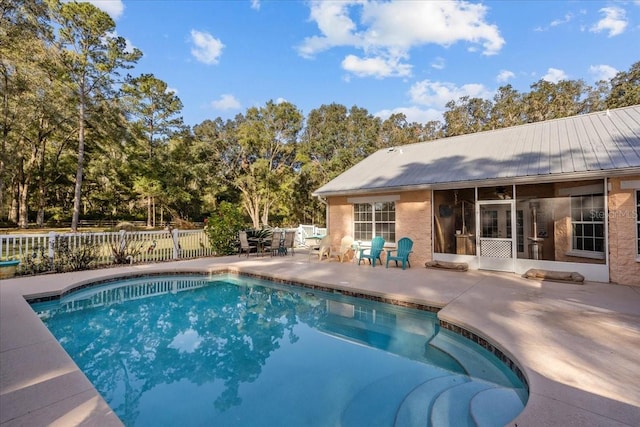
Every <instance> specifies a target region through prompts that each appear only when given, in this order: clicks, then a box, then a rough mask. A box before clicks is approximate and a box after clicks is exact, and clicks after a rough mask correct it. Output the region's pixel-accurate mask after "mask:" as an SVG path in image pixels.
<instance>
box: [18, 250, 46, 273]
mask: <svg viewBox="0 0 640 427" xmlns="http://www.w3.org/2000/svg"><path fill="white" fill-rule="evenodd" d="M21 263H22V268H21V274H23V275H28V274H41V273H45V272H47V271H51V270H52V268H53V266H52V265H51V259H50V258H49V251H48V250H47V248H46V247H44V246H36V247H34V248H33V251H32V252H31V254H30V255H27V256H26V257H24V258H23V259H22V261H21Z"/></svg>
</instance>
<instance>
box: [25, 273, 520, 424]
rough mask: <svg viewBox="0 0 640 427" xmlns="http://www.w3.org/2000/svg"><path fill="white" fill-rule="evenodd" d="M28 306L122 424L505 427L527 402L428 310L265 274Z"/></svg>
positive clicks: (129, 284)
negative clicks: (273, 278) (301, 285)
mask: <svg viewBox="0 0 640 427" xmlns="http://www.w3.org/2000/svg"><path fill="white" fill-rule="evenodd" d="M32 306H33V308H34V310H35V311H36V312H37V313H38V315H39V316H40V318H41V319H42V320H43V322H44V323H45V324H46V325H47V327H48V328H49V329H50V330H51V331H52V333H53V334H54V335H55V336H56V338H57V339H58V340H59V341H60V343H61V344H62V346H63V347H64V348H65V350H66V351H67V352H68V353H69V354H70V355H71V357H72V358H73V359H74V361H75V362H76V363H77V364H78V366H79V367H80V369H82V371H83V372H84V373H85V374H86V375H87V377H88V378H89V380H91V382H92V383H93V384H94V386H95V387H96V388H97V390H98V391H99V392H100V393H101V394H102V396H103V397H104V398H105V400H106V401H107V403H108V404H109V405H110V406H111V407H112V409H113V410H114V412H115V413H116V414H117V415H118V416H119V417H120V419H121V420H122V421H123V422H124V423H125V424H126V425H130V426H134V425H140V426H146V425H154V426H155V425H176V424H179V425H184V426H189V425H216V426H218V425H230V426H237V425H251V426H261V425H264V426H281V425H286V426H289V425H295V426H299V425H305V426H333V425H342V426H376V425H380V426H392V425H398V426H400V425H417V424H420V425H433V426H445V425H447V426H448V425H455V426H465V425H476V424H475V423H478V425H485V426H490V425H496V426H497V425H500V426H501V425H504V424H505V423H507V422H508V421H510V420H511V419H513V418H514V417H515V416H516V415H518V413H519V412H520V411H521V410H522V409H523V407H524V404H525V403H526V399H527V392H526V387H525V385H524V384H523V383H522V382H521V381H520V380H519V379H518V378H517V376H516V375H515V374H514V373H513V372H512V371H511V370H510V369H508V368H507V367H506V366H505V365H504V364H502V363H501V362H500V361H499V360H498V359H497V358H496V357H495V356H494V355H493V354H491V353H489V352H488V351H486V350H485V349H484V348H482V347H480V346H479V345H476V344H474V343H473V342H471V341H469V340H467V339H466V338H463V337H460V336H458V335H457V334H454V333H452V332H451V331H448V330H445V329H441V328H439V326H438V322H437V319H436V317H435V315H434V314H433V313H429V312H425V311H421V310H415V309H409V308H403V307H399V306H392V305H389V304H381V303H377V302H373V301H369V300H365V299H360V298H350V297H346V296H343V295H339V294H335V293H328V292H321V291H317V290H311V289H306V288H299V287H295V286H288V285H278V284H275V283H273V282H268V281H265V280H261V279H255V278H249V277H245V276H237V275H233V274H225V275H216V276H201V275H193V276H185V275H176V276H148V277H142V278H131V279H126V280H120V281H117V282H110V283H107V284H102V285H100V286H92V287H87V288H85V289H82V290H79V291H76V292H72V293H70V294H68V295H65V296H64V297H63V298H61V299H60V300H56V301H52V302H47V303H39V304H33V305H32Z"/></svg>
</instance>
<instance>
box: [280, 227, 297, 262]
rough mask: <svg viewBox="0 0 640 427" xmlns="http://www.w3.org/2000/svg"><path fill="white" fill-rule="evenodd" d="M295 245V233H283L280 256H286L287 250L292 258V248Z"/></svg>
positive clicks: (290, 231) (291, 231)
mask: <svg viewBox="0 0 640 427" xmlns="http://www.w3.org/2000/svg"><path fill="white" fill-rule="evenodd" d="M295 243H296V232H295V231H294V230H289V231H285V232H284V242H283V243H282V247H281V249H282V254H283V255H287V254H288V253H289V250H291V256H293V254H294V252H293V248H294V247H295Z"/></svg>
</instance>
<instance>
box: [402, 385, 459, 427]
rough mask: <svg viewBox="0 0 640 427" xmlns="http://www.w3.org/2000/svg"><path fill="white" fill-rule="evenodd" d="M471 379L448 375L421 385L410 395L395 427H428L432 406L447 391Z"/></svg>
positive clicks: (404, 401)
mask: <svg viewBox="0 0 640 427" xmlns="http://www.w3.org/2000/svg"><path fill="white" fill-rule="evenodd" d="M467 381H469V378H468V377H466V376H462V375H446V376H443V377H438V378H433V379H430V380H428V381H425V382H424V383H422V384H420V385H419V386H417V387H416V388H414V389H413V391H412V392H411V393H409V394H408V395H407V396H406V397H405V398H404V400H403V401H402V404H401V405H400V408H398V413H397V414H396V419H395V423H394V426H395V427H413V426H416V427H417V426H421V427H426V426H427V425H428V423H429V417H430V413H431V405H432V404H433V402H434V400H435V399H436V398H437V397H438V396H439V395H440V394H441V393H442V392H443V391H445V390H447V389H449V388H451V387H455V386H458V385H460V384H463V383H465V382H467Z"/></svg>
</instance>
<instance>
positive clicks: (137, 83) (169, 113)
mask: <svg viewBox="0 0 640 427" xmlns="http://www.w3.org/2000/svg"><path fill="white" fill-rule="evenodd" d="M121 91H122V94H123V95H124V97H123V103H124V107H125V109H126V111H127V113H128V115H129V117H130V119H131V124H132V126H133V127H134V128H135V129H136V132H134V134H137V135H139V138H140V140H141V141H140V142H142V143H143V145H144V146H145V151H146V161H145V160H143V161H141V162H140V164H141V166H142V167H141V168H140V171H141V176H140V179H142V178H144V181H146V182H152V181H155V182H159V181H160V180H161V179H160V171H161V170H163V168H161V167H160V164H159V162H158V159H157V157H156V154H157V153H156V151H157V150H158V149H159V148H161V146H163V145H165V144H166V143H167V141H168V140H169V138H171V136H172V135H173V134H174V133H175V132H178V131H180V130H181V129H183V128H184V123H183V121H182V117H180V116H179V114H180V112H181V111H182V102H181V101H180V98H178V96H176V94H175V93H174V92H173V91H169V90H168V89H167V84H166V83H165V82H163V81H162V80H160V79H157V78H156V77H154V76H153V74H143V75H141V76H140V77H136V78H132V79H128V81H127V82H126V84H124V85H123V86H122V89H121ZM142 187H144V188H157V187H158V185H152V186H148V185H144V186H141V187H139V188H142ZM141 194H142V195H143V196H146V198H147V227H152V226H155V214H154V211H155V197H156V196H157V195H158V194H157V192H155V191H152V192H149V191H144V192H142V193H141Z"/></svg>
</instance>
